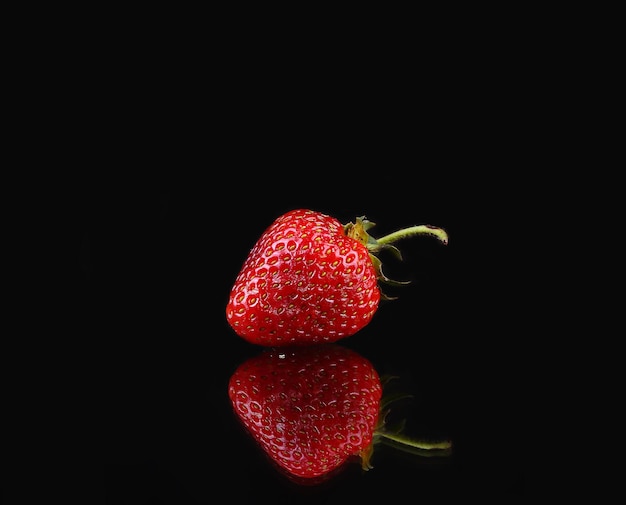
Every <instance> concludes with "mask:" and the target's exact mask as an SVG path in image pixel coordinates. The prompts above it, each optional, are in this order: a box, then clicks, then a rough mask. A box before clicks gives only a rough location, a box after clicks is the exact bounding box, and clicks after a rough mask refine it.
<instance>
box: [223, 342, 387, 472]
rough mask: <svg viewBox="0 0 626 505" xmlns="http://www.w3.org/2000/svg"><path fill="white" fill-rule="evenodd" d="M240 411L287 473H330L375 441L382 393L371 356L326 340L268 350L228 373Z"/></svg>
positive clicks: (232, 398) (267, 450)
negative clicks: (313, 344) (368, 358)
mask: <svg viewBox="0 0 626 505" xmlns="http://www.w3.org/2000/svg"><path fill="white" fill-rule="evenodd" d="M228 392H229V396H230V399H231V401H232V404H233V407H234V409H235V412H236V413H237V415H238V416H239V418H240V419H241V421H242V422H243V424H244V426H245V427H246V428H247V429H248V430H249V431H250V433H251V434H252V436H253V437H254V438H255V440H256V441H257V442H258V443H259V444H260V445H261V447H262V448H263V449H264V450H265V451H266V452H267V454H269V456H270V457H271V458H272V459H273V460H274V461H275V462H276V463H277V464H278V465H279V466H280V467H281V468H282V469H284V470H285V471H287V472H288V473H289V474H292V475H295V476H297V477H304V478H313V477H319V476H321V475H325V474H327V473H329V472H331V471H333V470H335V469H337V468H339V467H340V466H341V465H343V463H345V462H346V461H347V460H348V459H349V458H350V457H352V456H358V454H359V453H360V452H361V451H363V450H364V449H366V448H367V447H368V446H369V445H370V443H371V442H372V437H373V434H374V428H375V427H376V423H377V420H378V410H379V403H380V398H381V394H382V386H381V382H380V378H379V377H378V374H377V373H376V370H375V369H374V368H373V366H372V365H371V363H370V362H369V361H368V360H366V359H365V358H363V357H362V356H360V355H359V354H357V353H356V352H354V351H351V350H349V349H346V348H343V347H339V346H336V345H328V346H327V345H322V346H311V347H298V348H297V349H293V348H284V349H274V350H267V351H265V352H263V353H262V354H260V355H259V356H256V357H254V358H251V359H249V360H248V361H246V362H245V363H243V364H242V365H240V366H239V368H238V369H237V370H236V371H235V373H234V374H233V375H232V377H231V379H230V384H229V389H228Z"/></svg>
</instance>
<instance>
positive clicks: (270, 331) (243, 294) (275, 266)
mask: <svg viewBox="0 0 626 505" xmlns="http://www.w3.org/2000/svg"><path fill="white" fill-rule="evenodd" d="M373 226H374V223H372V222H370V221H368V220H367V219H366V218H365V216H363V217H359V218H357V219H356V223H348V224H346V225H343V224H341V223H340V222H339V221H338V220H337V219H336V218H334V217H332V216H329V215H326V214H323V213H321V212H316V211H313V210H308V209H296V210H292V211H290V212H287V213H285V214H283V215H281V216H279V217H278V218H277V219H276V220H275V221H274V222H273V223H272V224H271V225H270V226H269V227H268V228H267V229H266V230H265V231H264V232H263V234H262V235H261V237H260V238H259V239H258V241H257V242H256V244H255V245H254V246H253V248H252V249H251V251H250V253H249V255H248V257H247V258H246V260H245V261H244V263H243V266H242V268H241V270H240V272H239V275H238V276H237V278H236V280H235V283H234V285H233V286H232V288H231V291H230V296H229V300H228V303H227V306H226V318H227V320H228V323H229V324H230V326H231V327H232V328H233V329H234V331H235V333H237V334H238V335H239V336H240V337H242V338H244V339H245V340H247V341H249V342H252V343H254V344H259V345H263V346H267V347H269V346H282V345H300V344H312V343H322V342H327V343H328V342H336V341H337V340H339V339H342V338H345V337H349V336H351V335H353V334H355V333H356V332H358V331H359V330H361V329H362V328H363V327H365V326H366V325H367V324H368V323H369V322H370V321H371V319H372V317H373V316H374V314H375V313H376V311H377V310H378V306H379V302H380V300H381V299H390V298H389V297H387V296H385V294H384V293H383V292H382V291H381V289H380V283H381V282H382V283H386V284H391V285H399V284H406V282H396V281H392V280H391V279H389V278H387V277H386V276H385V275H384V274H383V272H382V263H381V261H380V259H379V258H378V257H377V256H376V254H377V253H378V252H380V251H381V250H383V249H390V250H391V251H393V252H394V253H395V254H396V255H397V256H398V257H399V258H401V256H400V251H399V250H398V249H397V248H396V247H395V246H394V245H393V243H394V242H396V241H398V240H400V239H403V238H406V237H410V236H414V235H420V234H429V235H433V236H435V237H437V238H438V239H439V240H441V242H443V243H444V244H447V242H448V236H447V233H446V232H445V231H444V230H443V229H441V228H437V227H434V226H430V225H418V226H413V227H410V228H405V229H402V230H399V231H396V232H394V233H391V234H389V235H386V236H385V237H382V238H379V239H375V238H373V237H371V236H370V235H369V234H368V233H367V230H368V229H370V228H371V227H373Z"/></svg>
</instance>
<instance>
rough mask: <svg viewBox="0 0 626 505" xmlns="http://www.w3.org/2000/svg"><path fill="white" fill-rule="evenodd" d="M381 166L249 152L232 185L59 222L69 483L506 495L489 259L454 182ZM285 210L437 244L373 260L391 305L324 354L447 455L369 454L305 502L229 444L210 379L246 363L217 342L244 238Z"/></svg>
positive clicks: (516, 411)
mask: <svg viewBox="0 0 626 505" xmlns="http://www.w3.org/2000/svg"><path fill="white" fill-rule="evenodd" d="M309 148H310V149H313V147H312V146H311V147H309ZM330 155H331V153H326V154H325V155H324V156H329V157H330ZM378 156H379V158H378V159H377V162H376V163H373V162H372V161H371V159H366V158H369V157H368V156H365V155H362V154H361V155H359V156H358V157H356V158H355V159H354V160H353V161H351V162H346V163H345V164H344V163H337V162H336V161H334V160H333V161H332V162H330V163H329V165H330V167H328V166H324V163H323V162H322V161H321V160H319V161H306V160H305V161H303V162H302V163H298V161H297V158H295V153H294V158H293V159H290V160H289V162H285V161H284V160H283V161H281V162H275V161H273V160H272V159H271V156H269V154H260V155H259V157H258V158H254V160H255V161H258V166H252V167H248V168H247V170H248V171H247V172H246V171H243V172H241V173H240V171H239V169H238V168H235V167H234V166H233V167H232V169H231V170H232V172H230V173H227V172H228V171H227V172H223V171H221V170H217V169H216V168H213V169H209V168H207V170H206V174H205V175H202V176H196V177H191V178H189V179H187V180H184V181H182V182H181V181H180V179H176V180H172V181H169V182H171V183H168V181H165V180H163V181H162V183H160V184H141V183H137V182H133V183H131V184H130V185H129V186H128V187H127V188H123V187H119V186H118V187H114V188H111V190H107V191H102V188H96V187H94V188H92V190H89V189H87V190H85V192H84V193H83V195H82V198H80V199H78V205H79V206H78V207H77V208H76V209H75V211H76V215H80V216H81V217H80V218H79V219H77V221H76V222H77V223H79V225H80V226H79V228H78V230H77V231H78V232H79V233H77V234H76V239H77V241H76V243H75V246H76V249H75V250H74V251H73V253H74V254H75V259H76V264H75V271H74V273H75V278H76V282H77V286H78V288H79V289H78V293H79V296H78V297H77V304H78V307H80V313H81V314H82V316H81V318H80V320H81V327H80V332H81V334H82V335H81V338H80V339H79V340H78V342H79V344H78V346H76V347H77V349H76V348H75V349H74V351H77V352H78V353H79V355H80V356H81V365H79V369H80V370H82V371H83V372H84V376H85V377H87V378H88V384H89V386H88V387H87V390H88V391H87V392H86V393H87V394H81V395H80V398H83V399H84V398H85V397H87V398H88V401H87V405H89V406H90V408H93V410H90V411H89V412H90V415H87V418H88V419H91V420H92V421H93V422H94V425H95V427H96V428H95V429H94V430H93V431H90V433H89V435H87V437H86V446H85V447H86V448H88V452H89V453H90V456H91V457H95V460H94V459H92V458H91V457H90V458H89V461H91V462H93V467H89V466H87V467H86V469H87V471H88V472H91V470H90V469H92V470H93V475H90V477H92V478H93V479H94V481H95V482H96V483H98V485H101V486H102V490H103V492H104V495H105V497H106V502H105V503H111V504H113V503H137V504H139V503H142V504H143V503H145V504H152V503H155V504H156V503H181V504H183V503H190V504H191V503H211V502H212V501H213V500H215V499H216V496H217V495H219V494H220V493H224V492H226V493H229V494H230V493H234V495H235V497H236V498H234V500H235V501H234V502H235V503H253V502H254V501H257V500H258V499H259V498H262V499H268V500H269V499H270V497H271V500H272V501H273V502H274V503H293V502H294V500H297V501H298V502H299V503H341V502H342V501H343V500H344V499H348V498H350V499H369V498H371V497H372V496H377V497H381V498H382V497H384V496H390V497H394V496H399V495H403V496H411V497H415V499H419V498H423V499H429V500H434V502H435V503H437V502H438V500H442V501H444V502H445V500H446V499H448V498H449V499H457V498H460V497H468V496H469V497H477V498H480V497H495V498H502V499H503V500H506V501H507V502H511V500H513V501H514V500H516V499H521V497H522V496H523V491H524V474H525V472H526V467H525V464H524V463H523V461H522V454H521V440H522V438H523V437H522V433H521V431H520V430H521V429H522V422H521V420H522V417H521V416H522V412H521V409H520V408H518V407H517V405H518V400H519V398H518V397H517V395H519V389H518V387H517V386H516V385H517V384H519V377H518V376H517V374H518V373H519V369H518V367H517V365H516V363H517V362H518V360H519V354H520V353H519V351H518V350H517V349H516V346H518V345H519V342H520V339H519V337H518V336H515V331H514V329H513V328H512V322H511V321H510V320H507V313H508V311H507V302H506V296H505V295H504V294H505V291H504V290H503V289H502V286H503V284H504V282H503V280H502V278H501V275H502V270H501V268H502V264H503V263H505V262H503V261H502V255H503V254H505V253H506V250H505V247H504V246H503V244H502V243H499V242H498V232H497V230H495V229H492V228H491V225H490V223H489V222H486V221H485V220H484V216H483V215H482V212H481V211H482V209H481V206H480V202H477V203H476V204H475V205H474V202H473V201H472V198H471V197H469V198H468V195H463V196H461V197H460V198H457V197H455V195H454V194H452V193H451V192H456V195H459V194H462V193H463V191H464V189H465V188H463V187H459V185H458V184H456V183H455V175H454V171H453V170H450V169H447V168H445V167H441V166H437V165H433V164H432V163H430V164H428V163H424V162H422V161H421V160H420V156H418V155H417V154H415V155H413V156H409V157H407V159H406V160H405V161H404V162H403V163H400V162H399V160H396V161H395V162H394V161H390V162H385V161H384V158H383V154H382V153H378ZM304 157H305V158H306V156H304ZM248 161H249V162H250V163H252V162H253V158H252V157H250V158H248ZM298 165H300V166H298ZM394 165H395V166H394ZM398 165H404V168H402V167H401V166H398ZM423 165H427V168H424V167H423ZM376 172H379V174H376ZM416 173H417V174H420V175H419V176H417V177H416V176H415V174H416ZM433 174H434V175H433ZM407 176H408V177H407ZM122 185H123V184H122V182H121V181H120V186H122ZM297 207H304V208H311V209H315V210H319V211H322V212H325V213H328V214H331V215H333V216H335V217H337V218H338V219H339V220H340V221H342V222H344V223H345V222H347V221H351V220H354V218H355V217H356V216H359V215H364V214H365V215H367V216H368V218H369V219H370V220H372V221H374V222H376V223H377V225H376V227H375V228H374V229H373V230H372V234H373V235H375V236H376V235H378V236H382V235H383V234H386V233H389V232H392V231H395V230H396V229H399V228H402V227H406V226H410V225H412V224H421V223H428V224H433V225H437V226H441V227H443V228H445V229H446V230H447V231H448V233H449V236H450V243H449V245H448V246H443V245H442V244H440V243H439V242H438V241H437V240H436V239H434V238H430V237H413V238H410V239H406V240H403V241H402V242H400V243H399V244H398V246H399V247H400V249H401V250H402V252H403V255H404V258H403V261H402V262H400V261H397V260H396V259H395V258H394V257H392V256H390V255H389V256H383V258H384V261H385V265H386V270H385V271H386V273H387V274H388V275H389V276H390V277H392V278H398V279H407V280H411V281H412V282H411V284H410V285H408V286H406V287H403V288H396V289H389V288H388V289H387V291H388V292H390V294H394V295H397V296H398V297H399V298H398V299H397V300H395V301H393V302H389V303H383V304H381V306H380V308H379V310H378V312H377V314H376V316H375V317H374V319H373V321H372V322H371V323H370V325H368V326H367V327H366V328H364V329H363V330H362V331H361V332H359V333H358V334H356V335H354V336H353V337H350V338H348V339H345V340H344V341H341V342H340V344H341V345H345V346H347V347H350V348H351V349H354V350H356V351H357V352H359V353H361V354H362V355H363V356H364V357H366V358H368V359H369V360H370V361H372V363H373V364H374V366H375V368H376V369H377V370H378V372H379V373H380V374H393V375H396V376H397V377H398V379H397V386H398V387H400V388H402V389H403V390H404V391H407V392H409V393H411V394H412V395H413V396H414V398H413V400H412V401H411V402H405V403H403V404H402V405H401V406H400V409H401V410H400V412H399V414H402V415H404V416H405V417H406V418H407V421H408V424H407V431H408V432H409V433H411V434H413V435H415V436H426V437H429V436H430V437H450V438H451V439H452V440H453V441H454V444H455V447H454V452H453V454H452V455H451V456H449V457H447V458H444V459H427V458H420V457H417V456H412V455H407V454H405V453H401V452H399V451H394V450H393V449H390V448H388V447H379V449H378V450H377V451H376V452H375V454H374V459H373V463H374V469H372V470H371V471H369V472H367V473H363V472H362V471H361V470H360V468H359V466H358V465H356V464H355V465H353V466H351V467H348V468H347V469H346V471H345V472H344V473H342V474H339V475H337V476H335V477H334V478H333V479H331V480H330V481H328V482H326V483H325V484H323V485H320V486H316V487H311V488H309V487H302V486H299V485H296V484H294V483H292V482H290V481H288V480H287V479H286V478H285V477H284V476H283V475H281V474H279V473H278V472H277V471H276V470H275V469H274V468H273V467H272V466H271V465H270V464H269V463H268V461H267V460H266V459H265V457H264V456H263V455H261V453H260V451H259V449H258V448H257V447H256V446H255V445H254V444H253V443H252V441H251V440H250V439H249V438H248V437H247V435H246V434H245V433H243V432H242V431H241V429H240V427H239V425H238V424H237V422H236V420H235V418H234V417H233V414H232V411H231V409H230V405H229V402H228V398H227V382H228V378H229V376H230V374H231V373H232V372H233V371H234V369H235V368H236V367H237V366H238V365H239V364H240V363H242V362H243V361H244V360H245V359H247V358H249V357H251V356H255V355H256V354H258V353H259V352H260V351H261V349H260V348H258V347H255V346H253V345H251V344H249V343H247V342H245V341H243V340H242V339H240V338H239V337H237V336H236V335H235V334H234V332H233V331H232V329H231V328H230V327H229V326H228V324H227V322H226V319H225V305H226V302H227V297H228V293H229V290H230V287H231V285H232V283H233V282H234V279H235V277H236V275H237V273H238V271H239V268H240V266H241V264H242V262H243V260H244V259H245V256H246V254H247V252H248V251H249V249H250V248H251V247H252V245H253V244H254V242H255V241H256V239H257V238H258V237H259V235H260V234H261V233H262V231H263V230H264V229H265V228H266V227H267V226H268V225H269V224H270V223H271V221H273V220H274V219H275V218H276V217H278V215H280V214H281V213H283V212H285V211H287V210H290V209H293V208H297ZM503 298H504V299H503ZM83 316H84V317H83ZM79 390H80V391H82V387H79Z"/></svg>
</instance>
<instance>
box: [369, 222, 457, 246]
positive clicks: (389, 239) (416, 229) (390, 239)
mask: <svg viewBox="0 0 626 505" xmlns="http://www.w3.org/2000/svg"><path fill="white" fill-rule="evenodd" d="M415 235H433V236H435V237H437V238H438V239H439V240H440V241H441V242H443V244H444V245H447V244H448V234H447V233H446V231H445V230H444V229H442V228H438V227H436V226H431V225H429V224H420V225H417V226H411V227H409V228H403V229H402V230H398V231H394V232H393V233H390V234H389V235H385V236H384V237H380V238H377V239H376V243H377V245H386V244H393V243H394V242H397V241H398V240H401V239H404V238H408V237H413V236H415Z"/></svg>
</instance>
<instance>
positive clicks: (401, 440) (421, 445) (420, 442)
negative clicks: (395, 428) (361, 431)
mask: <svg viewBox="0 0 626 505" xmlns="http://www.w3.org/2000/svg"><path fill="white" fill-rule="evenodd" d="M374 436H375V437H379V438H383V439H386V440H389V441H391V442H392V444H391V445H393V446H394V447H397V448H400V449H402V448H405V449H408V450H409V452H413V451H411V449H418V450H419V451H420V454H422V452H421V451H444V452H445V453H446V454H447V453H448V452H449V451H450V449H452V442H451V441H450V440H425V439H420V438H413V437H407V436H405V435H401V434H399V433H387V432H385V431H377V432H375V433H374ZM383 441H384V440H381V442H383ZM436 455H438V456H441V455H442V453H441V452H437V454H436Z"/></svg>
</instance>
